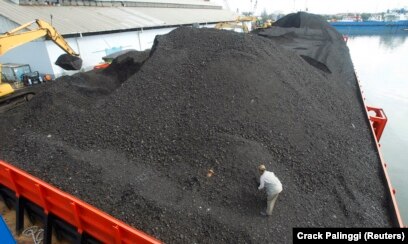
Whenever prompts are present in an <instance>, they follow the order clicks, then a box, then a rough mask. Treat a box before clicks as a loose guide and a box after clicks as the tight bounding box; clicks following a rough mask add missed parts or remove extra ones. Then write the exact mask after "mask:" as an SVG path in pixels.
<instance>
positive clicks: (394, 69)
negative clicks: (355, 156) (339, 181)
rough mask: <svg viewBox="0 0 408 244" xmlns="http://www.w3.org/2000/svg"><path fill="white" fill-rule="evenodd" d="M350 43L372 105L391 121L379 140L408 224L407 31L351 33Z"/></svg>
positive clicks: (403, 216) (400, 206)
mask: <svg viewBox="0 0 408 244" xmlns="http://www.w3.org/2000/svg"><path fill="white" fill-rule="evenodd" d="M347 45H348V47H349V49H350V54H351V57H352V60H353V63H354V67H355V69H356V71H357V75H358V77H359V79H360V82H361V84H362V89H363V91H364V95H365V97H366V103H367V105H369V106H373V107H379V108H383V109H384V112H385V114H386V116H387V117H388V123H387V125H386V127H385V130H384V132H383V135H382V137H381V140H380V144H381V151H382V153H383V156H384V159H385V161H386V163H387V165H388V173H389V175H390V177H391V183H392V185H393V187H394V188H395V190H396V198H397V202H398V206H399V209H400V212H401V217H402V219H403V222H404V224H405V225H407V224H408V187H407V186H408V31H407V33H405V34H382V35H357V36H350V37H349V39H348V44H347Z"/></svg>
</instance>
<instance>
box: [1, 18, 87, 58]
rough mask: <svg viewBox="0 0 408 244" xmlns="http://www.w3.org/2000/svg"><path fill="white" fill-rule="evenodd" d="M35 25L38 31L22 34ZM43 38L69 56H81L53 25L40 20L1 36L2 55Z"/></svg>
mask: <svg viewBox="0 0 408 244" xmlns="http://www.w3.org/2000/svg"><path fill="white" fill-rule="evenodd" d="M34 23H36V24H37V25H38V29H36V30H30V31H23V32H20V31H22V30H24V29H25V28H27V27H29V26H31V25H33V24H34ZM41 37H48V38H49V39H51V40H52V41H53V42H54V43H55V44H57V45H58V46H59V47H60V48H61V49H62V50H64V51H65V52H66V53H67V54H69V55H72V56H79V54H77V53H76V52H75V51H74V50H73V49H72V48H71V47H70V46H69V44H68V43H67V42H66V41H65V39H64V38H63V37H62V36H61V35H60V34H59V33H58V32H57V30H56V29H55V28H54V27H53V26H52V25H50V24H48V23H47V22H45V21H43V20H40V19H37V20H35V21H32V22H29V23H27V24H24V25H21V26H19V27H17V28H15V29H13V30H11V31H8V32H6V33H5V34H4V35H0V55H3V54H5V53H6V52H8V51H10V50H11V49H13V48H15V47H18V46H20V45H23V44H25V43H28V42H31V41H33V40H36V39H39V38H41Z"/></svg>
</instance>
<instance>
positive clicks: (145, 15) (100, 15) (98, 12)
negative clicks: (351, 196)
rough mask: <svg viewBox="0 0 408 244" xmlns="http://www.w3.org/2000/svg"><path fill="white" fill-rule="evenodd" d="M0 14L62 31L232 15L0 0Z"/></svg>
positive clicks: (214, 11) (179, 22) (216, 11)
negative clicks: (47, 4) (45, 4)
mask: <svg viewBox="0 0 408 244" xmlns="http://www.w3.org/2000/svg"><path fill="white" fill-rule="evenodd" d="M0 15H2V16H4V17H5V18H7V19H8V20H10V21H12V22H15V23H17V24H24V23H27V22H30V21H33V20H35V19H43V20H45V21H48V22H50V21H51V20H50V18H51V17H50V16H51V15H52V24H53V26H54V27H55V28H56V29H57V30H58V31H59V32H60V33H61V34H63V35H69V34H78V33H82V34H85V33H98V32H107V31H117V30H127V29H134V28H147V27H155V26H173V25H183V24H193V23H209V22H220V21H228V20H233V19H235V17H236V16H235V14H234V13H233V12H231V11H228V10H222V9H197V8H193V9H189V8H153V7H152V8H142V7H95V6H93V7H89V6H22V5H17V4H14V3H12V2H9V1H7V0H0Z"/></svg>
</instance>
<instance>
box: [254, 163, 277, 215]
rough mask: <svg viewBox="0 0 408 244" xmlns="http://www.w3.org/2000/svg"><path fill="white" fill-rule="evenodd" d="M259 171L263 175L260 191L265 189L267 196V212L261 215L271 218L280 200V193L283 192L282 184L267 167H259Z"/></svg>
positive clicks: (260, 180)
mask: <svg viewBox="0 0 408 244" xmlns="http://www.w3.org/2000/svg"><path fill="white" fill-rule="evenodd" d="M258 170H259V173H260V174H261V178H260V179H259V182H260V185H259V187H258V189H259V190H262V189H263V188H265V190H266V195H267V198H266V199H267V207H266V212H264V211H262V212H261V215H264V216H270V215H272V210H273V207H274V206H275V202H276V199H277V198H278V195H279V193H280V192H281V191H282V183H281V182H280V181H279V179H278V177H276V176H275V174H274V173H273V172H270V171H267V170H266V167H265V165H263V164H261V165H259V167H258Z"/></svg>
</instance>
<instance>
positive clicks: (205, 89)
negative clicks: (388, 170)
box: [0, 28, 391, 243]
mask: <svg viewBox="0 0 408 244" xmlns="http://www.w3.org/2000/svg"><path fill="white" fill-rule="evenodd" d="M119 68H121V67H119ZM69 79H72V81H71V83H72V82H77V77H71V78H69V77H66V78H65V80H66V81H69ZM84 82H85V83H86V81H84ZM355 86H357V84H354V87H350V86H343V85H341V84H338V83H337V82H335V81H333V80H331V79H330V77H328V76H325V75H324V74H322V72H321V71H320V70H316V69H315V68H314V67H312V66H310V65H309V64H308V63H306V62H305V61H304V60H303V59H302V58H301V57H300V56H299V55H298V54H296V53H294V52H292V51H288V50H286V49H284V48H282V47H281V46H279V45H277V44H275V43H273V42H271V41H270V40H268V39H266V38H263V37H259V36H256V35H245V34H239V33H234V32H229V31H219V30H215V29H193V28H178V29H176V30H174V31H172V32H170V33H169V34H167V35H164V36H159V37H157V38H156V41H155V44H154V47H153V49H152V51H151V53H150V57H149V58H148V59H147V60H146V61H145V62H144V63H143V65H142V66H141V68H140V69H139V70H138V72H136V73H135V74H134V75H133V76H131V77H130V78H128V79H126V80H125V81H124V82H123V83H122V84H121V85H120V86H118V87H117V88H116V89H115V90H113V91H112V92H110V93H109V94H107V95H104V96H103V95H100V96H99V97H98V99H97V102H92V101H90V100H89V97H87V96H86V94H83V93H80V92H76V90H75V89H74V88H72V87H64V86H59V88H60V89H61V90H58V89H57V88H58V87H54V88H53V89H49V90H48V91H46V92H44V93H43V94H41V95H39V96H37V97H35V98H34V99H33V101H32V103H29V104H28V106H26V107H22V108H21V109H20V110H18V111H13V112H11V113H7V114H3V115H1V117H0V122H1V127H0V133H1V135H2V143H1V144H2V145H1V147H0V150H1V157H2V158H4V159H5V160H7V161H9V162H12V163H13V164H15V165H17V166H19V167H21V168H23V169H25V170H27V171H29V172H30V173H32V174H34V175H36V176H37V177H40V178H41V179H43V180H45V181H47V182H49V183H51V184H54V185H56V186H58V187H60V188H61V189H63V190H64V191H67V192H69V193H71V194H74V195H75V196H78V197H79V198H81V199H83V200H85V201H87V202H89V203H90V204H93V205H95V206H96V207H98V208H101V209H102V210H104V211H106V212H108V213H110V214H112V215H113V216H115V217H117V218H119V219H121V220H123V221H125V222H126V223H128V224H130V225H133V226H135V227H136V228H139V229H141V230H143V231H145V232H147V233H149V234H151V235H153V236H155V237H156V238H158V239H161V240H163V241H165V242H168V243H184V242H189V243H220V242H222V243H288V242H291V240H292V228H293V227H296V226H314V227H322V226H330V227H336V226H337V227H339V226H347V227H352V226H390V225H391V221H390V219H389V217H388V208H387V206H386V199H385V195H386V194H385V193H386V190H385V187H384V184H383V182H382V180H381V177H380V164H379V162H378V158H377V154H376V152H375V149H374V144H373V142H372V138H371V134H370V131H369V127H368V124H367V122H366V120H365V114H364V113H363V112H362V105H361V103H360V101H359V100H358V99H357V93H356V90H355V89H356V87H355ZM62 93H64V94H65V95H62V96H59V95H61V94H62ZM70 93H72V94H74V95H75V96H73V97H76V96H78V97H77V98H76V99H72V97H69V96H70V95H68V94H70ZM85 97H86V99H84V98H85ZM346 97H354V100H352V101H349V100H347V99H345V98H346ZM6 122H7V123H6ZM260 163H265V164H266V165H267V168H268V169H270V170H272V171H274V172H275V173H276V175H277V176H278V177H279V178H280V179H281V181H282V183H283V188H284V190H283V192H282V193H281V195H280V196H279V199H278V201H277V203H276V206H275V210H274V212H273V216H272V217H270V218H264V217H261V216H260V214H259V212H260V211H261V210H263V209H264V208H265V207H266V201H265V200H266V197H265V195H264V193H263V192H260V191H258V190H257V184H256V181H255V178H256V177H258V175H257V172H256V169H257V166H258V165H259V164H260ZM209 170H212V171H213V172H214V174H213V175H212V176H211V177H209V176H208V175H207V173H208V171H209Z"/></svg>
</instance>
